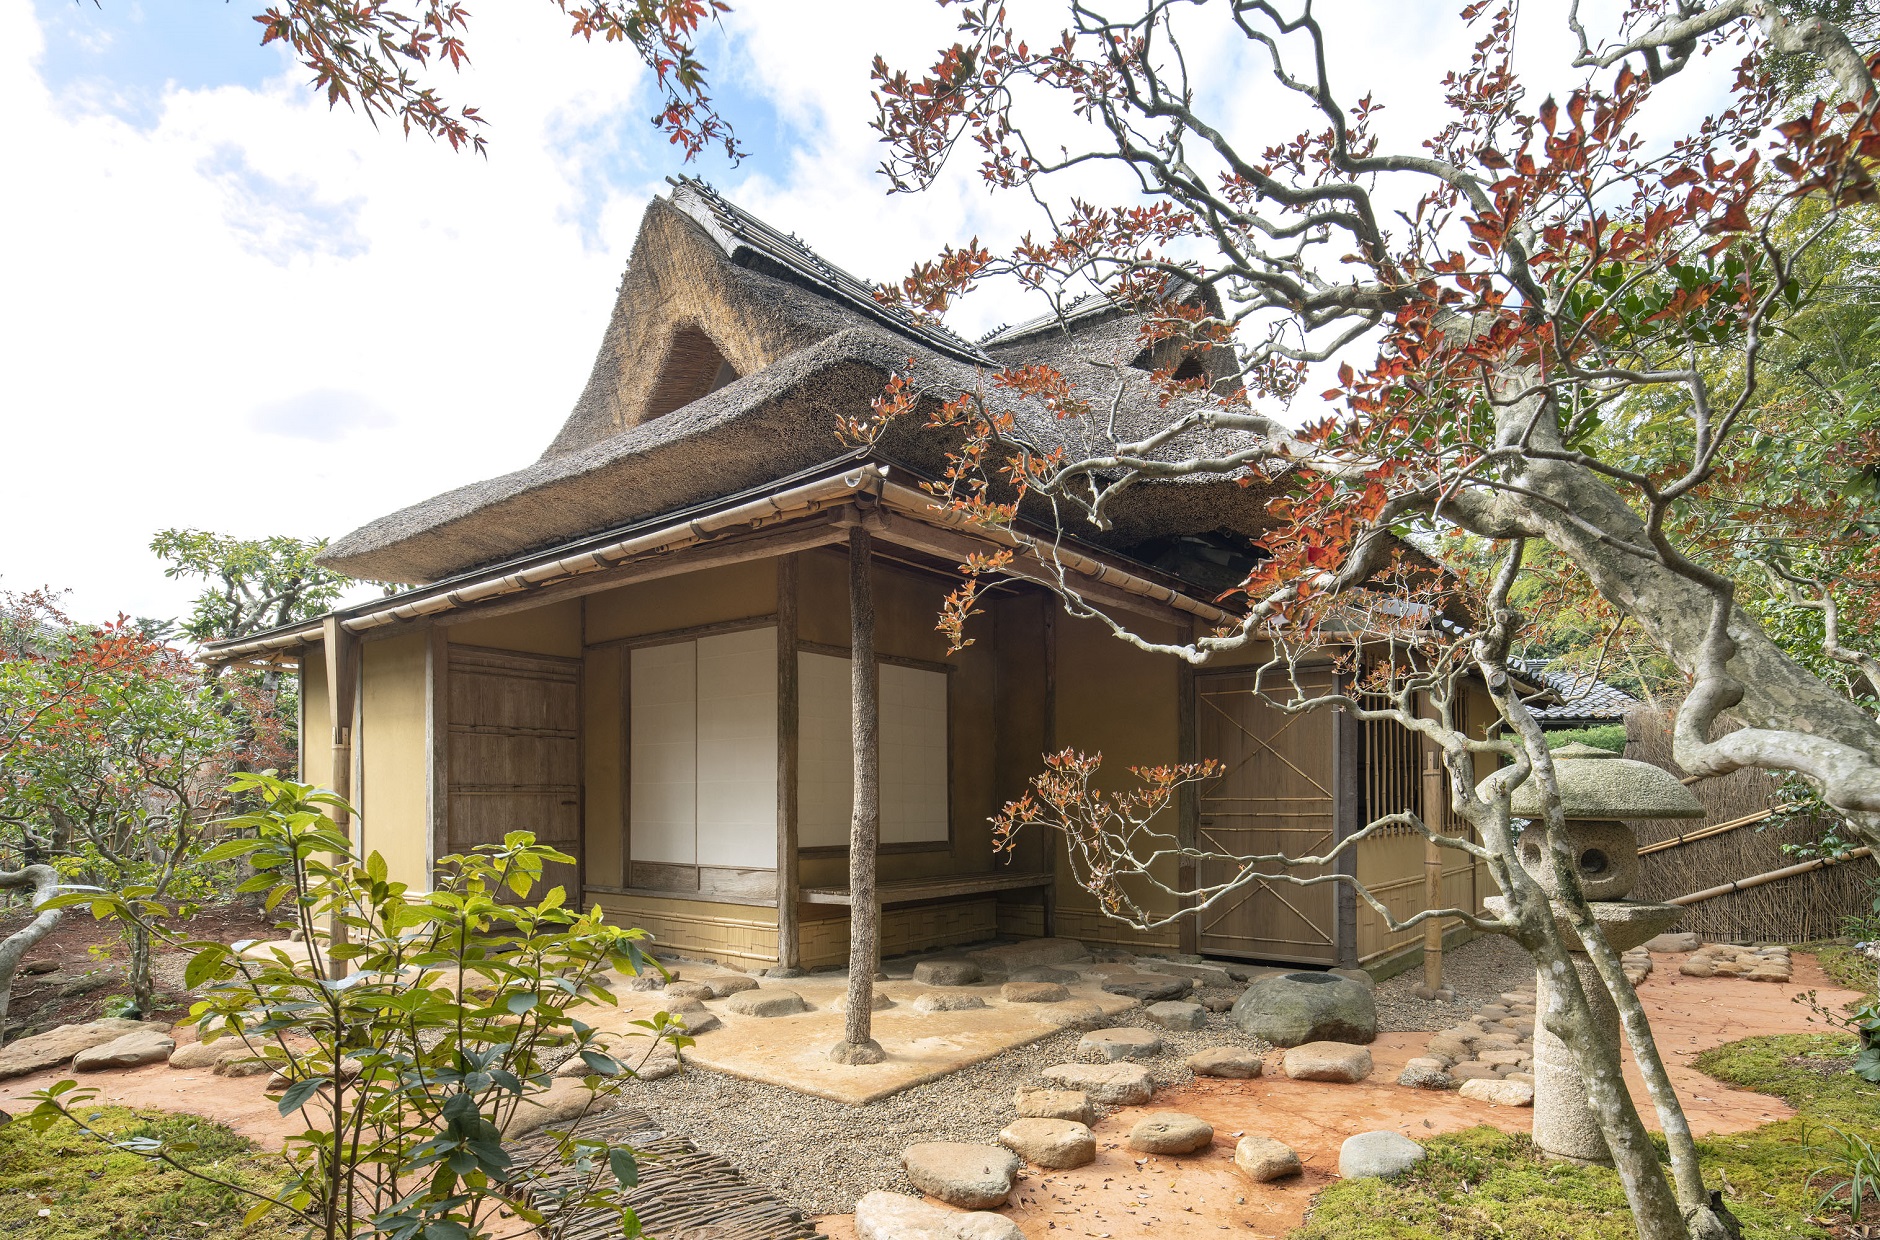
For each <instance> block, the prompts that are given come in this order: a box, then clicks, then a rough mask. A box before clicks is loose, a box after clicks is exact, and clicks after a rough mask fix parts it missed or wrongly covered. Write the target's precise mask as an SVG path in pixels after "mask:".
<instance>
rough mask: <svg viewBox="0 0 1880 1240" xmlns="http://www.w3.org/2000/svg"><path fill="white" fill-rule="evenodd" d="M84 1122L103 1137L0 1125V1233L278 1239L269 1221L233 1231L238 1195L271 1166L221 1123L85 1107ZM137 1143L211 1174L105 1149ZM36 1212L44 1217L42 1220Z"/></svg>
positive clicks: (146, 1239) (81, 1239)
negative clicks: (156, 1145)
mask: <svg viewBox="0 0 1880 1240" xmlns="http://www.w3.org/2000/svg"><path fill="white" fill-rule="evenodd" d="M86 1120H87V1123H88V1124H89V1125H90V1127H91V1129H92V1130H93V1132H95V1133H97V1134H99V1136H102V1137H104V1138H106V1139H107V1140H104V1141H101V1140H99V1139H98V1138H97V1137H93V1136H88V1135H86V1134H85V1133H83V1132H80V1131H78V1130H77V1129H73V1128H61V1129H58V1130H54V1131H50V1132H34V1131H33V1130H32V1129H31V1127H30V1126H29V1125H27V1124H23V1123H15V1124H8V1125H6V1126H4V1127H0V1235H8V1236H12V1235H19V1236H44V1237H53V1236H57V1237H59V1240H199V1238H200V1237H203V1236H233V1235H237V1234H240V1235H241V1236H242V1237H243V1240H286V1237H287V1236H289V1235H290V1234H291V1233H290V1232H289V1231H288V1229H286V1228H285V1227H283V1226H281V1225H279V1224H271V1223H264V1224H262V1225H260V1226H258V1227H256V1228H253V1229H252V1230H249V1231H246V1232H243V1231H241V1220H242V1215H244V1214H246V1213H247V1212H248V1208H249V1207H250V1206H251V1205H252V1204H253V1199H252V1198H249V1197H247V1196H245V1195H244V1194H243V1193H242V1191H241V1189H242V1188H249V1189H260V1188H263V1187H265V1186H266V1185H267V1183H268V1175H269V1172H270V1171H271V1170H272V1168H270V1167H269V1166H268V1165H267V1163H266V1162H264V1161H263V1160H262V1159H260V1158H257V1157H256V1156H255V1155H254V1154H253V1153H252V1151H251V1147H250V1145H249V1143H248V1142H247V1141H246V1140H245V1139H243V1138H242V1137H240V1136H238V1135H236V1134H235V1133H233V1132H231V1131H230V1130H229V1129H227V1128H224V1127H223V1126H222V1125H220V1124H215V1123H211V1122H209V1121H208V1120H204V1119H198V1118H196V1117H195V1116H193V1115H172V1114H165V1113H164V1112H160V1111H147V1110H139V1111H131V1110H126V1109H124V1108H122V1107H104V1108H94V1109H89V1110H87V1112H86ZM135 1140H158V1141H162V1142H165V1143H166V1144H168V1145H170V1146H171V1147H172V1148H174V1149H175V1150H176V1151H177V1154H176V1159H177V1162H178V1163H180V1164H181V1166H182V1167H185V1168H188V1169H189V1170H191V1171H195V1172H199V1173H201V1174H202V1175H205V1176H208V1177H211V1178H210V1179H208V1180H205V1179H197V1178H195V1177H193V1176H190V1175H188V1174H186V1173H185V1172H184V1171H182V1170H176V1169H166V1168H161V1167H152V1166H151V1165H150V1160H149V1159H148V1158H144V1157H142V1156H140V1155H138V1154H136V1153H133V1152H131V1151H130V1150H126V1149H119V1148H116V1147H114V1146H113V1145H111V1144H110V1143H109V1142H114V1141H135ZM185 1146H187V1147H188V1148H183V1147H185ZM153 1173H154V1174H153ZM212 1181H223V1183H215V1182H212ZM41 1210H46V1211H48V1212H49V1213H48V1214H47V1216H46V1218H44V1219H41V1218H40V1217H39V1216H38V1215H39V1211H41Z"/></svg>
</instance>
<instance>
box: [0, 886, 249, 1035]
mask: <svg viewBox="0 0 1880 1240" xmlns="http://www.w3.org/2000/svg"><path fill="white" fill-rule="evenodd" d="M26 920H27V919H26V917H25V916H24V915H22V914H18V913H11V912H9V913H7V914H4V915H0V938H4V937H6V936H7V935H9V934H11V933H12V932H13V931H15V930H17V929H19V927H20V926H22V925H24V924H25V923H26ZM172 928H173V929H174V930H175V931H176V932H177V933H178V934H180V935H182V936H183V937H185V938H191V939H216V940H219V941H221V942H223V943H232V942H234V941H236V940H237V939H272V938H279V937H280V931H278V930H276V929H274V928H273V925H272V922H271V920H270V919H268V918H266V917H263V916H262V915H261V914H260V913H259V912H258V911H256V910H255V909H253V908H252V907H250V906H246V905H229V906H225V907H221V908H212V909H204V910H203V911H202V912H200V913H198V914H197V915H196V916H194V917H192V918H190V919H188V920H187V921H182V922H178V923H176V924H175V925H174V926H173V927H172ZM128 954H129V953H128V951H127V950H126V948H125V946H124V942H123V940H122V939H121V938H120V937H119V935H118V932H117V930H116V928H115V926H114V925H113V924H112V923H110V922H101V921H99V920H98V919H96V918H95V917H93V916H92V915H91V914H90V913H89V912H87V911H86V910H85V909H82V908H72V909H67V910H66V911H65V916H63V917H61V918H60V919H59V924H58V925H57V926H56V927H54V928H53V931H52V933H51V934H49V935H47V936H46V937H45V938H43V939H41V940H40V941H39V942H38V943H36V944H34V946H33V949H32V950H31V951H29V952H27V953H26V959H25V960H24V961H23V962H22V965H23V967H22V969H21V971H20V973H19V975H18V976H17V977H15V978H14V980H13V1004H12V1011H11V1012H9V1013H8V1016H7V1021H8V1026H7V1036H8V1038H9V1040H10V1039H11V1038H14V1037H18V1036H20V1034H21V1032H22V1031H23V1030H31V1031H35V1032H37V1031H43V1030H46V1029H50V1028H52V1027H53V1026H55V1025H64V1024H76V1023H80V1022H83V1021H88V1020H96V1019H97V1018H98V1017H99V1016H101V1015H103V1013H104V1005H105V1001H106V1000H107V999H109V998H111V997H112V996H113V995H117V994H122V993H124V992H125V990H126V989H127V987H126V984H125V980H124V959H125V957H126V956H127V955H128ZM172 957H173V958H172V959H168V960H166V959H165V958H162V957H160V958H159V960H158V964H157V967H156V975H157V989H158V990H159V991H162V990H163V989H164V981H165V976H166V973H170V972H174V973H177V974H178V975H179V977H180V963H179V962H180V961H181V960H183V959H185V957H183V956H181V955H180V954H175V953H172ZM35 964H39V965H42V966H43V965H46V964H54V965H57V966H58V968H57V969H56V970H55V971H53V972H51V973H29V972H27V970H28V969H30V968H31V967H32V966H34V965H35ZM166 965H167V968H166ZM65 991H75V992H76V993H69V994H67V993H61V992H65ZM187 1007H188V1005H187V1004H184V1003H180V1002H179V1003H174V1004H170V1005H168V1006H165V1007H161V1008H159V1009H158V1010H157V1011H155V1012H153V1013H151V1014H150V1015H151V1017H152V1018H153V1019H155V1018H164V1017H167V1018H169V1019H171V1020H176V1019H180V1018H181V1017H182V1016H183V1014H184V1012H185V1011H186V1010H187Z"/></svg>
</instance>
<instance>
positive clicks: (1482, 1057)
mask: <svg viewBox="0 0 1880 1240" xmlns="http://www.w3.org/2000/svg"><path fill="white" fill-rule="evenodd" d="M1475 1058H1476V1062H1478V1063H1485V1064H1488V1065H1489V1066H1490V1067H1493V1068H1514V1067H1518V1066H1520V1065H1521V1064H1524V1063H1526V1062H1527V1061H1528V1053H1527V1051H1525V1050H1522V1049H1519V1048H1516V1049H1513V1050H1505V1051H1483V1052H1482V1053H1481V1054H1479V1055H1477V1056H1476V1057H1475Z"/></svg>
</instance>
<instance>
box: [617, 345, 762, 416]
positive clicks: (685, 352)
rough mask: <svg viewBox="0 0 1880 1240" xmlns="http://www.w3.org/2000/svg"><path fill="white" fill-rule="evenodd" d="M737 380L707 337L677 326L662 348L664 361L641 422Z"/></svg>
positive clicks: (730, 365)
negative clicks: (664, 353)
mask: <svg viewBox="0 0 1880 1240" xmlns="http://www.w3.org/2000/svg"><path fill="white" fill-rule="evenodd" d="M738 377H739V376H738V372H737V368H736V367H734V366H732V364H731V363H730V362H727V361H726V360H725V358H724V354H722V353H720V352H719V351H718V346H717V345H715V344H713V343H712V338H711V337H710V336H707V335H706V334H705V333H704V332H702V331H700V330H699V329H698V328H696V327H681V328H679V329H678V330H677V331H675V332H673V333H672V343H671V344H670V345H668V346H667V347H666V359H665V360H664V361H663V362H661V363H660V366H659V378H658V379H656V380H654V382H653V391H652V395H651V396H649V397H648V398H647V401H646V415H645V417H643V418H642V419H641V420H642V421H651V420H652V419H654V418H657V417H660V416H661V415H663V414H668V413H671V412H672V411H673V410H674V409H678V408H680V407H682V406H684V405H689V404H691V403H692V402H693V401H695V400H697V399H698V398H699V397H701V396H704V395H707V394H708V393H711V392H716V391H717V390H718V389H719V388H721V387H723V386H725V384H727V383H731V382H734V381H735V380H736V379H737V378H738Z"/></svg>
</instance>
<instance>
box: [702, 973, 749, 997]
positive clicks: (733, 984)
mask: <svg viewBox="0 0 1880 1240" xmlns="http://www.w3.org/2000/svg"><path fill="white" fill-rule="evenodd" d="M705 985H707V986H709V987H711V993H710V994H709V995H698V996H696V997H697V998H700V999H729V998H730V997H731V996H732V995H741V994H743V993H744V992H745V991H747V990H756V989H757V979H756V978H754V977H747V976H745V975H744V974H742V973H727V974H725V975H724V976H723V977H708V978H706V979H705Z"/></svg>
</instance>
